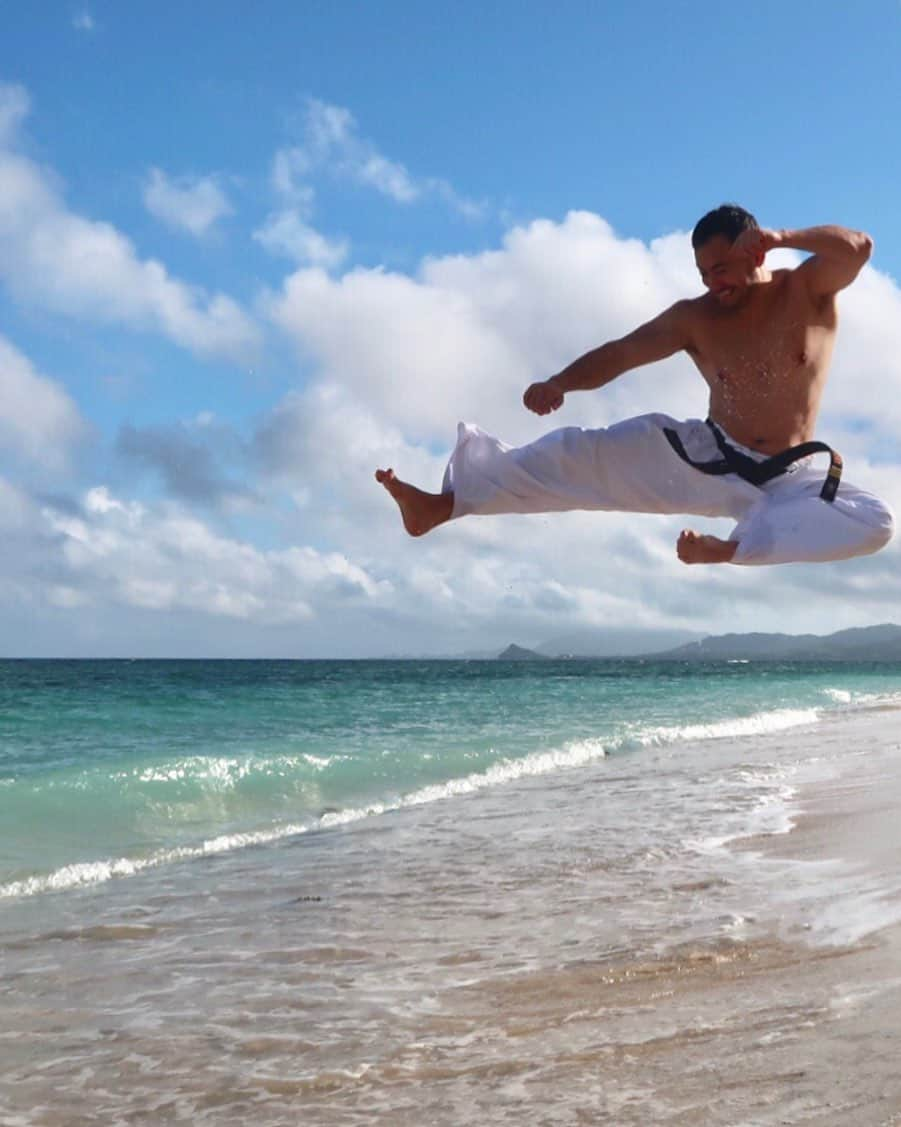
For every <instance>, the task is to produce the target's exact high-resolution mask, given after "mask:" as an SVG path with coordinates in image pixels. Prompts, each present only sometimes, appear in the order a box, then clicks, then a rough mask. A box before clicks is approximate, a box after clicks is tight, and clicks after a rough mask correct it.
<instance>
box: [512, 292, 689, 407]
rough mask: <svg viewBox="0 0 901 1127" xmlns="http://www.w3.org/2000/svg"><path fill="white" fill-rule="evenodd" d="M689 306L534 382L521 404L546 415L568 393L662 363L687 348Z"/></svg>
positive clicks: (672, 308) (669, 312)
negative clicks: (552, 374)
mask: <svg viewBox="0 0 901 1127" xmlns="http://www.w3.org/2000/svg"><path fill="white" fill-rule="evenodd" d="M691 304H692V303H691V302H689V301H677V302H676V304H675V305H672V306H670V308H669V309H667V310H665V311H664V312H663V313H661V314H660V316H659V317H655V318H654V319H653V320H652V321H648V322H647V323H646V324H644V325H641V326H640V327H639V328H637V329H635V331H634V332H631V333H629V334H628V336H624V337H621V338H620V339H619V340H611V341H608V342H607V343H606V344H602V345H601V346H600V348H594V349H592V350H591V352H586V353H585V355H584V356H580V357H579V359H578V360H575V361H574V362H573V363H572V364H570V365H569V366H568V367H566V368H564V369H563V371H562V372H558V373H557V375H556V376H551V378H550V379H548V380H542V381H540V382H539V383H533V384H532V385H531V386H530V387H528V388H527V389H526V393H525V395H524V396H523V403H524V404H525V405H526V407H527V408H528V409H529V410H530V411H534V412H535V414H536V415H547V414H550V412H551V411H556V410H557V408H558V407H560V406H562V404H563V398H564V396H565V395H566V394H567V392H570V391H593V390H594V389H595V388H599V387H603V386H604V385H605V384H608V383H610V382H611V380H615V379H616V377H617V376H621V375H622V374H623V372H628V371H631V369H632V368H640V367H642V366H643V365H645V364H653V363H654V362H655V361H657V360H665V359H666V357H667V356H672V355H673V354H674V353H676V352H680V351H681V350H682V349H685V348H688V346H689V344H690V334H689V331H688V320H689V317H688V311H689V309H690V307H691Z"/></svg>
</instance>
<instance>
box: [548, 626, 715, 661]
mask: <svg viewBox="0 0 901 1127" xmlns="http://www.w3.org/2000/svg"><path fill="white" fill-rule="evenodd" d="M702 637H703V635H701V634H698V633H693V632H692V631H690V630H650V629H633V630H609V629H606V628H603V627H596V626H594V627H592V626H588V627H583V628H582V629H581V630H571V631H569V632H568V633H566V634H560V635H558V636H557V637H555V638H549V639H548V641H546V642H542V643H541V644H540V645H538V646H535V649H536V650H537V651H538V653H540V654H544V655H545V656H546V657H643V656H644V655H645V654H647V653H650V652H652V651H656V650H665V649H668V648H669V647H671V646H681V645H685V644H686V643H688V642H694V641H699V640H700V639H701V638H702Z"/></svg>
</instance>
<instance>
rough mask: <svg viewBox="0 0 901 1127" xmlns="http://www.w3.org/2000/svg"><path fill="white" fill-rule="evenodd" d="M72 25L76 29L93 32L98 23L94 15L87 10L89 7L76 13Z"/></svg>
mask: <svg viewBox="0 0 901 1127" xmlns="http://www.w3.org/2000/svg"><path fill="white" fill-rule="evenodd" d="M72 26H73V27H74V28H75V30H76V31H85V32H91V31H94V30H95V29H96V27H97V24H96V22H95V20H94V17H93V16H92V15H91V13H90V12H89V11H88V10H87V8H82V9H81V11H78V12H76V13H75V15H73V17H72Z"/></svg>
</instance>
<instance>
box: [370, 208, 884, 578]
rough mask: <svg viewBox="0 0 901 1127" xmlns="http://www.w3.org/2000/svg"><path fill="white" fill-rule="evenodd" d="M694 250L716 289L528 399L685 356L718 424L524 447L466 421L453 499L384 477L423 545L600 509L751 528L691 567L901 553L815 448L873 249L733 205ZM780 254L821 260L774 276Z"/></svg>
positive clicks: (663, 423) (661, 426)
mask: <svg viewBox="0 0 901 1127" xmlns="http://www.w3.org/2000/svg"><path fill="white" fill-rule="evenodd" d="M691 241H692V246H693V248H694V252H695V262H696V264H697V267H698V270H699V271H700V274H701V281H702V282H703V284H704V286H705V287H706V289H707V293H705V294H704V295H703V296H701V297H697V298H693V299H691V300H685V301H678V302H676V304H675V305H673V306H672V307H671V308H669V309H667V310H666V311H665V312H663V313H661V314H660V315H659V316H658V317H655V318H654V320H652V321H649V322H648V323H647V324H645V325H642V326H641V327H640V328H638V329H636V330H635V331H634V332H632V333H629V335H628V336H625V337H623V338H622V339H620V340H614V341H609V342H608V343H606V344H603V345H601V346H600V347H599V348H595V349H593V350H592V351H591V352H588V353H586V354H585V355H584V356H582V357H580V358H579V359H578V360H576V361H575V362H574V363H572V364H570V365H569V367H567V368H564V369H563V371H562V372H560V373H558V374H557V375H555V376H552V377H551V378H550V379H548V380H544V381H542V382H539V383H533V384H532V385H531V386H530V387H529V388H527V390H526V392H525V395H524V396H523V402H524V403H525V406H526V407H527V408H528V409H529V410H530V411H534V412H535V414H537V415H547V414H549V413H550V412H551V411H556V410H557V409H558V408H559V407H560V406H561V404H562V403H563V399H564V397H565V396H566V394H567V393H568V392H570V391H588V390H592V389H594V388H599V387H603V386H604V385H605V384H608V383H610V381H611V380H614V379H616V377H617V376H620V375H622V374H623V372H627V371H629V370H631V369H632V368H638V367H640V366H642V365H644V364H651V363H653V362H654V361H656V360H663V359H665V358H666V357H667V356H672V355H674V354H675V353H677V352H680V351H684V352H687V353H688V355H689V356H690V357H691V358H692V360H693V361H694V363H695V365H696V367H697V368H698V371H699V372H700V373H701V375H702V376H703V377H704V379H705V380H706V382H707V385H708V387H709V388H710V406H709V415H708V418H707V419H706V420H701V419H690V420H688V421H685V422H682V421H679V420H676V419H673V418H670V417H669V416H668V415H662V414H651V415H642V416H640V417H638V418H635V419H627V420H626V421H624V422H621V423H617V424H615V425H614V426H611V427H607V428H603V429H599V430H586V429H583V428H581V427H564V428H562V429H560V430H555V431H551V432H550V433H548V434H546V435H544V436H543V437H542V438H539V439H537V440H536V441H535V442H532V443H529V444H528V445H526V446H521V447H518V448H511V447H508V446H506V445H505V444H504V443H502V442H500V441H499V440H498V439H496V438H493V437H491V436H490V435H488V434H485V433H484V432H483V431H481V430H480V429H479V428H478V427H475V426H472V425H471V424H465V423H461V424H460V425H459V431H458V439H457V445H456V448H455V450H454V452H453V454H452V455H451V458H450V462H449V463H448V467H447V471H446V472H445V475H444V483H443V486H442V491H441V492H440V493H427V492H425V491H424V490H422V489H418V488H417V487H416V486H415V485H410V484H409V483H407V482H404V481H401V480H400V479H399V478H397V477H396V476H395V474H394V471H393V470H391V469H388V470H378V471H376V475H375V476H376V479H377V480H378V481H379V482H381V484H382V485H383V486H384V487H385V488H386V489H387V490H388V492H389V493H390V494H391V496H392V497H393V498H394V500H395V501H396V502H397V504H398V506H399V508H400V512H401V517H402V518H403V523H404V527H405V528H406V530H407V532H409V533H410V535H411V536H422V535H423V534H425V533H426V532H430V531H431V530H432V529H433V528H436V527H437V526H438V525H440V524H443V523H444V522H445V521H448V520H450V519H451V518H453V517H461V516H465V515H470V514H482V515H487V514H494V513H545V512H560V511H563V510H568V509H600V510H607V511H619V512H635V513H686V514H688V513H691V514H695V515H699V516H710V517H731V518H732V519H733V520H735V521H736V522H737V523H736V526H735V528H734V530H733V531H732V534H731V536H730V537H729V539H728V540H721V539H719V538H718V537H716V536H702V535H699V534H698V533H697V532H692V531H688V530H686V531H683V532H682V534H681V535H680V537H679V541H678V543H677V545H676V551H677V553H678V556H679V559H680V560H682V561H683V562H684V563H735V564H777V563H799V562H808V563H814V562H821V561H826V560H841V559H850V558H851V557H853V556H863V555H867V554H869V553H871V552H876V551H878V550H879V549H880V548H882V547H884V546H885V545H886V544H887V543H888V542H889V540H890V539H891V536H892V532H893V523H894V522H893V518H892V514H891V512H890V511H889V509H888V508H887V506H886V505H884V504H883V503H882V502H881V501H880V500H878V498H876V497H874V496H873V495H872V494H870V493H866V492H865V491H864V490H862V489H858V488H856V487H855V486H853V485H851V484H849V483H848V482H846V481H842V480H841V473H842V460H841V457H840V456H839V454H838V453H837V452H836V451H834V450H832V449H831V448H830V447H828V446H827V445H826V444H825V443H822V442H815V441H814V431H815V427H816V420H817V413H818V411H819V406H820V400H821V398H822V395H823V389H824V387H825V384H826V378H827V375H828V371H829V362H830V359H831V357H832V349H833V345H834V343H835V334H836V327H837V320H838V318H837V311H836V295H837V294H838V292H839V290H842V289H844V288H845V287H846V286H849V285H850V284H851V283H852V282H853V281H854V279H855V278H856V277H857V275H858V273H859V272H860V270H861V268H862V267H863V265H864V263H865V262H866V261H867V259H868V258H869V257H870V252H871V250H872V240H871V239H870V237H869V236H868V235H865V234H862V233H860V232H857V231H849V230H846V229H844V228H842V227H812V228H809V229H807V230H802V231H769V230H762V229H761V228H760V227H759V226H758V224H757V221H756V219H755V218H754V216H753V215H751V214H750V213H749V212H747V211H745V210H744V209H743V208H740V207H737V206H735V205H731V204H724V205H723V206H722V207H719V208H717V209H716V210H715V211H711V212H709V213H708V214H707V215H705V216H704V218H703V219H701V220H700V222H699V223H698V224H697V226H696V227H695V229H694V232H693V233H692V240H691ZM775 247H791V248H793V249H795V250H801V251H806V252H808V254H809V255H810V257H809V258H807V259H806V260H805V261H804V262H802V263H801V264H800V265H799V266H797V267H796V268H795V269H792V270H773V271H770V270H768V269H767V268H766V266H765V260H766V255H767V252H768V251H770V250H773V249H774V248H775ZM818 454H827V455H828V456H829V458H828V471H827V470H826V469H825V468H824V466H820V467H819V468H817V466H815V465H814V464H813V463H814V461H818V462H819V459H816V458H815V456H816V455H818Z"/></svg>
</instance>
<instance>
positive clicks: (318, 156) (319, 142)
mask: <svg viewBox="0 0 901 1127" xmlns="http://www.w3.org/2000/svg"><path fill="white" fill-rule="evenodd" d="M302 129H303V137H302V143H301V144H300V145H297V146H294V147H293V148H290V149H286V150H283V151H282V152H281V153H280V154H279V155H278V157H277V158H276V173H275V175H276V179H277V180H278V181H279V182H280V183H281V184H283V185H284V184H287V183H296V182H297V180H298V179H299V178H302V177H309V176H310V175H312V174H313V173H314V172H317V171H322V170H327V171H330V172H332V173H334V174H336V175H338V176H342V177H346V178H347V179H349V180H353V181H356V182H357V183H358V184H362V185H364V186H366V187H368V188H372V189H374V190H375V191H377V192H379V193H380V194H382V195H384V196H387V197H388V198H389V199H392V200H394V201H395V203H401V204H411V203H415V202H417V201H419V200H421V199H422V198H423V197H425V196H428V195H437V196H439V197H440V198H442V199H444V201H445V202H446V203H447V204H449V205H450V206H451V207H453V208H454V209H455V210H457V211H459V212H461V213H462V214H464V215H466V216H467V217H469V218H477V217H478V216H479V215H481V213H482V210H483V209H482V208H481V206H480V205H478V204H476V203H475V202H473V201H472V200H467V199H465V198H464V197H462V196H460V195H458V193H457V192H456V191H455V190H454V188H453V187H452V186H451V185H450V184H449V183H448V182H447V181H446V180H443V179H441V178H438V177H423V178H417V177H415V176H413V175H412V174H411V173H410V172H409V171H408V170H407V168H406V167H405V166H404V165H403V164H401V163H400V162H399V161H395V160H391V159H390V158H389V157H387V156H385V154H384V153H382V152H381V151H380V150H379V149H378V147H377V146H376V145H375V144H374V143H373V142H372V141H370V140H368V139H367V138H365V137H363V136H361V135H360V132H359V128H358V126H357V122H356V119H355V118H354V116H353V114H352V113H351V112H350V110H348V109H345V108H344V107H343V106H336V105H330V104H329V103H327V102H322V101H320V100H318V99H316V98H310V99H309V100H308V102H307V107H306V113H305V116H304V119H303V127H302Z"/></svg>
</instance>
